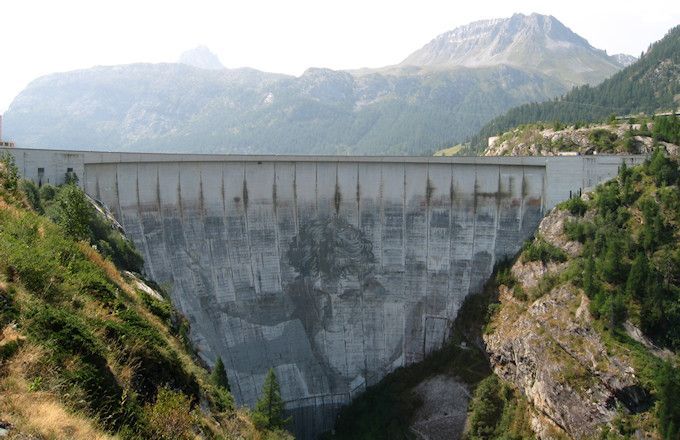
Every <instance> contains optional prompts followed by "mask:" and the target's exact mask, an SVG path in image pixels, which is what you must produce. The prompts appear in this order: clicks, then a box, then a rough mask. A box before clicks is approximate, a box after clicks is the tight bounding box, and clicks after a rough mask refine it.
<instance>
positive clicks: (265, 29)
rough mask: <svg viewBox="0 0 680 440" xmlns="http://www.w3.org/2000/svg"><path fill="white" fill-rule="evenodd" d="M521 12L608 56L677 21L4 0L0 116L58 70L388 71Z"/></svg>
mask: <svg viewBox="0 0 680 440" xmlns="http://www.w3.org/2000/svg"><path fill="white" fill-rule="evenodd" d="M514 12H522V13H531V12H539V13H542V14H550V15H553V16H555V17H557V18H558V19H559V20H561V21H562V22H563V23H564V24H565V25H567V26H568V27H569V28H571V29H572V30H573V31H575V32H576V33H578V34H580V35H581V36H583V37H585V38H586V39H587V40H588V41H589V42H590V43H591V44H592V45H593V46H595V47H598V48H601V49H607V51H608V52H609V53H610V54H613V53H618V52H626V53H630V54H634V55H638V54H639V53H640V51H641V50H643V49H645V48H646V47H647V46H648V45H649V43H651V42H652V41H655V40H658V39H659V38H661V37H662V36H663V35H664V34H665V32H666V31H667V30H668V29H669V28H671V27H672V26H674V25H676V24H679V23H680V1H677V0H645V1H643V2H640V1H627V0H619V1H609V0H607V1H601V0H588V1H583V0H569V1H559V2H557V1H549V0H521V1H508V0H488V1H485V0H469V1H460V0H448V1H437V0H414V1H409V2H405V1H400V0H379V1H370V0H342V1H328V0H287V1H286V0H278V1H276V0H273V1H265V0H248V1H228V0H225V1H206V0H190V1H174V0H164V1H147V0H115V1H101V0H100V1H96V0H59V1H55V0H43V1H38V0H0V18H1V24H0V26H1V27H0V28H1V29H2V30H1V32H0V56H1V57H2V58H1V61H0V112H2V111H4V110H6V109H7V107H8V106H9V104H10V102H11V101H12V99H13V98H14V97H15V96H16V95H17V94H18V93H19V92H20V91H21V90H22V89H23V88H24V87H25V86H26V85H27V84H28V83H29V82H30V81H31V80H33V79H34V78H36V77H38V76H41V75H45V74H48V73H52V72H58V71H67V70H72V69H79V68H87V67H91V66H94V65H106V64H121V63H132V62H140V61H142V62H163V61H174V60H176V59H177V57H178V56H179V54H180V53H181V52H183V51H184V50H186V49H189V48H192V47H194V46H197V45H199V44H205V45H207V46H208V47H209V48H210V49H211V50H212V51H213V52H215V53H216V54H217V55H218V56H219V57H220V59H221V61H222V63H223V64H224V65H225V66H227V67H241V66H250V67H254V68H257V69H261V70H265V71H272V72H283V73H290V74H295V75H299V74H301V73H302V72H303V71H304V70H305V69H306V68H307V67H312V66H313V67H329V68H333V69H349V68H358V67H379V66H384V65H388V64H394V63H398V62H399V61H401V60H402V59H403V58H405V57H406V56H407V55H408V54H409V53H410V52H412V51H414V50H416V49H418V48H419V47H421V46H422V45H424V44H425V43H427V42H428V41H430V40H431V39H432V38H434V37H435V36H436V35H438V34H440V33H442V32H445V31H447V30H450V29H453V28H454V27H456V26H459V25H462V24H466V23H468V22H470V21H473V20H479V19H484V18H495V17H505V16H510V15H511V14H512V13H514Z"/></svg>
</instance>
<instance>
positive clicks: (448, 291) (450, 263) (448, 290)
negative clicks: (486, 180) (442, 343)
mask: <svg viewBox="0 0 680 440" xmlns="http://www.w3.org/2000/svg"><path fill="white" fill-rule="evenodd" d="M448 168H449V230H448V233H449V235H448V236H449V258H448V266H449V267H448V268H447V271H446V298H447V303H448V304H447V305H446V306H447V307H446V309H445V313H446V319H447V322H446V323H447V327H446V332H445V337H446V338H447V339H448V337H449V326H448V321H449V319H451V310H449V307H448V306H449V304H453V301H454V300H455V298H451V294H452V292H451V272H452V270H453V164H450V165H449V167H448Z"/></svg>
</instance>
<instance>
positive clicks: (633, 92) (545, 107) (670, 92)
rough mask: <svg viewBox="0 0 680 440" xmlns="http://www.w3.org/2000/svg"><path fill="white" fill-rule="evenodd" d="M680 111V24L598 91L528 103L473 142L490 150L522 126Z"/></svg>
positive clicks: (592, 89)
mask: <svg viewBox="0 0 680 440" xmlns="http://www.w3.org/2000/svg"><path fill="white" fill-rule="evenodd" d="M678 107H680V26H676V27H674V28H673V29H671V30H670V31H668V33H667V34H666V36H665V37H664V38H662V39H661V40H659V41H657V42H656V43H654V44H653V45H652V46H651V47H650V49H649V50H648V51H647V52H646V53H645V54H644V55H643V56H642V57H641V58H640V59H639V60H637V61H636V62H635V63H633V64H631V65H630V66H628V67H626V68H625V69H623V70H622V71H620V72H618V73H617V74H615V75H614V76H612V77H611V78H609V79H607V80H606V81H604V82H602V83H601V84H599V85H598V86H596V87H591V86H588V85H583V86H580V87H577V88H575V89H574V90H572V91H571V92H569V93H567V94H566V95H564V96H563V97H561V98H560V99H558V100H552V101H547V102H543V103H540V104H536V103H532V104H524V105H521V106H519V107H517V108H513V109H511V110H509V111H508V112H507V113H505V114H504V115H502V116H499V117H497V118H494V119H493V120H491V121H490V122H489V123H487V124H486V125H485V126H484V127H483V128H482V129H481V130H480V132H479V133H478V134H477V135H475V136H474V137H473V138H472V141H471V143H472V145H473V146H474V147H476V148H480V149H481V148H483V147H486V140H487V138H488V137H490V136H494V135H496V134H498V133H501V132H504V131H507V130H509V129H510V128H513V127H516V126H518V125H521V124H527V123H532V122H539V121H548V122H552V121H560V122H562V123H575V122H580V121H582V122H591V121H598V120H602V119H604V118H607V117H608V116H609V115H611V114H612V113H615V114H618V115H626V114H634V113H639V112H645V113H647V114H652V113H654V112H656V111H658V110H663V111H668V110H672V109H677V108H678Z"/></svg>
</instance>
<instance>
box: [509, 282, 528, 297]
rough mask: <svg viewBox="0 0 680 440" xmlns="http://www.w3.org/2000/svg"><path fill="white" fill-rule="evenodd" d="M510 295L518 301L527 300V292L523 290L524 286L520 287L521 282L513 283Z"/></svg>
mask: <svg viewBox="0 0 680 440" xmlns="http://www.w3.org/2000/svg"><path fill="white" fill-rule="evenodd" d="M512 296H514V297H515V298H516V299H518V300H520V301H526V300H527V298H528V297H527V294H526V292H525V291H524V287H522V284H521V283H517V284H515V287H513V289H512Z"/></svg>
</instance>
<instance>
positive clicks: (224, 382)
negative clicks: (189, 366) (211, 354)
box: [210, 356, 231, 391]
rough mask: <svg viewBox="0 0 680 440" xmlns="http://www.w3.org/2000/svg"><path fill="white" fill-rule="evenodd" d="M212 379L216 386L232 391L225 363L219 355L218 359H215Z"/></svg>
mask: <svg viewBox="0 0 680 440" xmlns="http://www.w3.org/2000/svg"><path fill="white" fill-rule="evenodd" d="M210 380H211V381H212V383H213V384H214V385H215V386H218V387H222V388H224V389H225V390H227V391H231V388H230V387H229V378H227V371H226V370H225V369H224V363H223V362H222V358H221V357H219V356H218V357H217V361H215V367H213V370H212V373H210Z"/></svg>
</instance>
